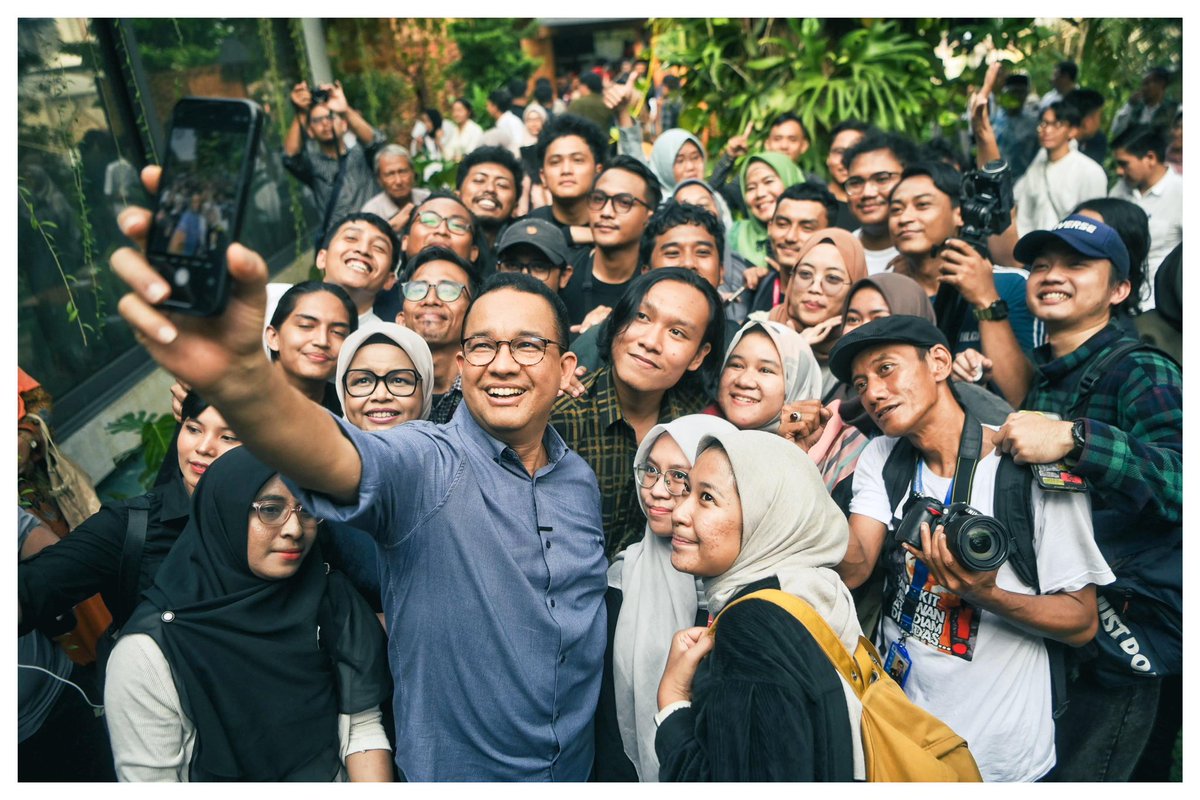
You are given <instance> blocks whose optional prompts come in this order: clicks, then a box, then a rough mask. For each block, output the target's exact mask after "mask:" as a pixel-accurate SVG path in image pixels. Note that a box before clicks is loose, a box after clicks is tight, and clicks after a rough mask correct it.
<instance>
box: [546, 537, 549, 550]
mask: <svg viewBox="0 0 1200 800" xmlns="http://www.w3.org/2000/svg"><path fill="white" fill-rule="evenodd" d="M546 549H547V550H549V549H550V540H549V539H547V540H546Z"/></svg>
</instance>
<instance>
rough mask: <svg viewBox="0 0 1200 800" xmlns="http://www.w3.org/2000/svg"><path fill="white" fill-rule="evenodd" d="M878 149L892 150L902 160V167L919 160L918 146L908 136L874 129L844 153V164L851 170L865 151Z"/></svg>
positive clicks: (872, 151)
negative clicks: (855, 161) (855, 160)
mask: <svg viewBox="0 0 1200 800" xmlns="http://www.w3.org/2000/svg"><path fill="white" fill-rule="evenodd" d="M876 150H887V151H888V152H890V153H891V154H892V156H893V157H894V158H895V159H896V160H897V161H899V162H900V168H901V169H904V168H905V167H907V166H908V165H909V164H911V163H913V162H914V161H916V160H917V147H916V145H914V144H913V143H912V142H911V141H909V140H908V139H907V138H905V137H903V136H901V135H900V134H898V133H887V132H884V131H878V130H872V131H869V132H867V134H866V135H865V136H863V138H861V139H859V140H858V142H857V143H856V144H855V145H854V146H853V147H851V148H850V149H849V150H847V151H846V152H845V153H842V166H844V167H845V168H846V169H847V170H849V169H850V167H851V166H852V165H853V164H854V159H856V158H858V157H859V156H861V155H863V154H865V153H874V152H875V151H876Z"/></svg>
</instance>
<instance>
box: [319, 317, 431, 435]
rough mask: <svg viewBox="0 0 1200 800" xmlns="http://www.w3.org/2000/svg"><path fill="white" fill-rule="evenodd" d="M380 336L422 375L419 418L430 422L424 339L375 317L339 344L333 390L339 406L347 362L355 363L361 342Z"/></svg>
mask: <svg viewBox="0 0 1200 800" xmlns="http://www.w3.org/2000/svg"><path fill="white" fill-rule="evenodd" d="M377 333H378V334H382V335H384V336H386V337H387V338H388V339H390V340H392V341H393V342H395V343H396V346H397V347H399V348H400V349H401V350H403V351H404V352H405V353H407V354H408V357H409V358H411V359H412V362H413V367H415V368H416V370H417V374H418V375H420V376H421V386H420V389H419V391H420V392H421V417H420V418H421V419H429V410H430V408H432V406H433V354H432V353H430V352H429V345H428V344H426V343H425V340H424V339H422V338H421V337H420V336H418V335H417V334H416V332H415V331H411V330H409V329H408V328H405V327H403V326H402V325H397V324H396V323H394V322H383V321H382V320H380V319H378V318H376V319H373V320H371V321H370V322H367V323H364V324H363V325H361V326H360V327H359V329H358V330H356V331H355V332H354V333H352V334H350V335H349V336H347V337H346V341H344V342H342V349H341V351H340V352H339V353H338V362H337V373H336V378H335V383H334V387H335V388H336V389H337V396H338V402H339V403H341V404H342V408H345V407H346V387H345V386H344V385H343V382H342V378H343V377H344V376H345V375H346V370H348V369H350V362H351V361H353V360H354V354H355V353H357V352H358V349H359V348H360V347H362V346H363V343H364V342H366V341H367V339H370V338H371V337H372V336H374V335H375V334H377Z"/></svg>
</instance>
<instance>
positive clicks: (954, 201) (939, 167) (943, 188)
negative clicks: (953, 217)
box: [892, 161, 962, 208]
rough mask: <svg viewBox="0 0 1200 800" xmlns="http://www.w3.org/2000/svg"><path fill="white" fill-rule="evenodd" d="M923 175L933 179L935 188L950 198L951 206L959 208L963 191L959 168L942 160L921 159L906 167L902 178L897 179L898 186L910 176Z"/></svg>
mask: <svg viewBox="0 0 1200 800" xmlns="http://www.w3.org/2000/svg"><path fill="white" fill-rule="evenodd" d="M921 175H924V176H926V177H928V178H929V179H930V180H931V181H933V186H934V188H936V189H937V190H938V191H939V192H941V193H942V194H944V195H946V196H947V197H949V198H950V207H951V208H958V204H959V196H960V193H961V192H962V175H960V174H958V170H956V169H955V168H954V167H952V166H950V165H949V164H945V163H943V162H941V161H919V162H917V163H916V164H910V165H909V166H907V167H905V168H904V172H901V173H900V180H898V181H896V186H899V185H900V184H902V183H904V182H905V181H906V180H908V179H909V178H915V177H918V176H921ZM895 191H896V189H895V188H893V189H892V192H893V193H894V192H895Z"/></svg>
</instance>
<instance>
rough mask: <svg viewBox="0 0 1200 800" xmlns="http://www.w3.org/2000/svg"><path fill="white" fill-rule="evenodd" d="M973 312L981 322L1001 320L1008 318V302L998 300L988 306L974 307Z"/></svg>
mask: <svg viewBox="0 0 1200 800" xmlns="http://www.w3.org/2000/svg"><path fill="white" fill-rule="evenodd" d="M971 313H972V314H974V315H975V319H977V320H979V321H980V322H999V321H1000V320H1002V319H1008V303H1006V302H1004V301H1003V300H997V301H996V302H994V303H992V304H991V305H990V306H987V307H986V308H973V309H971Z"/></svg>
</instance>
